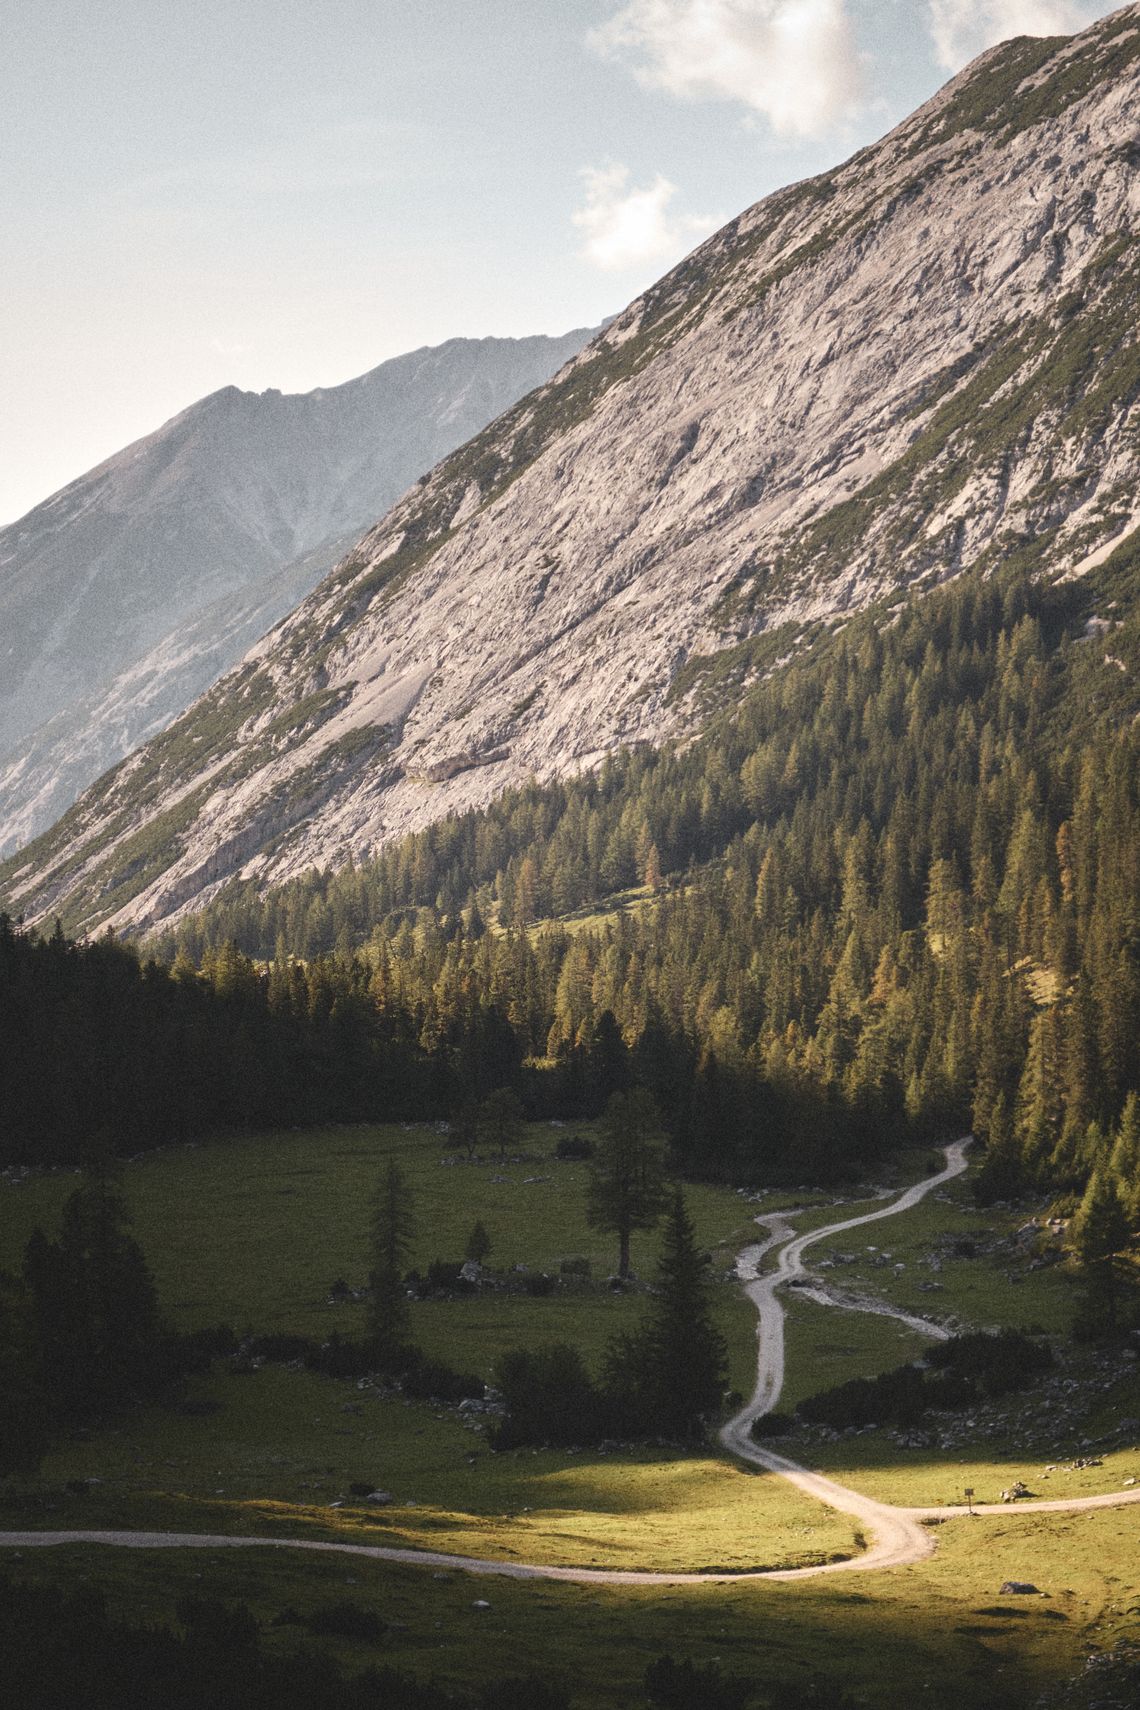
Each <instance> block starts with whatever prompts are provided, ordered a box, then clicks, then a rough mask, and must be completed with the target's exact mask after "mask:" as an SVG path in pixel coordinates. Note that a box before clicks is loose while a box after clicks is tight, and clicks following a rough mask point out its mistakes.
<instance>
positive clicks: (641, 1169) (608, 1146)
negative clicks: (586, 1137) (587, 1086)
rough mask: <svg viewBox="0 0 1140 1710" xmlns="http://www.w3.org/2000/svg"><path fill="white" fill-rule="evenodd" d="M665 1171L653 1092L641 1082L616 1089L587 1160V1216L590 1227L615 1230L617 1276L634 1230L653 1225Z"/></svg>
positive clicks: (663, 1194)
mask: <svg viewBox="0 0 1140 1710" xmlns="http://www.w3.org/2000/svg"><path fill="white" fill-rule="evenodd" d="M666 1170H667V1162H666V1154H665V1136H664V1134H663V1133H662V1130H661V1117H660V1113H659V1112H658V1109H657V1106H656V1104H655V1103H654V1101H653V1097H652V1095H651V1094H650V1093H648V1092H646V1090H645V1088H644V1087H634V1088H633V1089H632V1090H631V1091H630V1092H619V1093H615V1094H614V1096H613V1097H612V1098H611V1099H610V1101H609V1103H608V1104H607V1106H606V1113H605V1115H604V1116H603V1118H602V1127H601V1134H600V1136H599V1140H598V1149H597V1151H596V1153H595V1155H594V1158H593V1161H592V1162H591V1164H590V1179H589V1186H588V1188H587V1197H586V1218H587V1221H588V1222H589V1223H590V1225H591V1226H592V1227H593V1228H594V1229H604V1230H612V1231H613V1233H614V1234H616V1236H617V1238H618V1271H617V1274H618V1276H619V1277H628V1275H629V1242H630V1236H631V1235H632V1234H633V1231H634V1230H635V1229H652V1228H653V1227H654V1225H655V1224H656V1223H657V1222H658V1220H659V1219H660V1216H661V1213H662V1211H664V1209H665V1204H666V1200H667V1189H666V1185H665V1176H666Z"/></svg>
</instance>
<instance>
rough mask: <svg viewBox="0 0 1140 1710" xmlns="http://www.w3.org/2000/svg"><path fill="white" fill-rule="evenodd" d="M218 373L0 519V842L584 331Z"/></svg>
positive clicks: (199, 681) (305, 586) (35, 821)
mask: <svg viewBox="0 0 1140 1710" xmlns="http://www.w3.org/2000/svg"><path fill="white" fill-rule="evenodd" d="M590 336H591V335H590V333H589V332H587V331H585V330H580V331H576V332H571V333H567V334H566V335H565V336H564V337H562V338H544V337H536V338H522V339H500V338H485V339H452V340H450V341H449V342H448V343H447V344H443V345H440V346H438V347H436V348H434V349H424V350H417V351H413V352H412V353H411V354H410V355H407V356H399V357H396V358H394V359H393V360H392V361H390V362H384V363H382V364H381V365H380V367H378V368H374V369H373V370H372V371H371V373H369V374H365V375H363V376H362V377H361V378H360V379H357V380H350V381H349V382H347V383H346V384H345V385H342V386H333V387H328V388H322V389H320V390H318V391H315V392H308V393H305V394H302V395H293V396H289V395H284V396H283V395H282V394H281V393H280V392H276V391H269V392H263V393H261V394H257V393H252V392H240V391H238V390H237V388H236V387H233V386H229V387H226V388H225V389H224V390H223V391H221V392H215V393H214V394H212V396H210V397H208V398H203V399H202V400H201V401H200V402H199V403H197V404H193V405H191V407H190V408H189V409H188V410H184V411H183V412H182V414H181V415H178V416H175V417H174V419H173V420H172V421H169V422H167V423H166V425H165V426H164V427H161V428H159V430H158V431H157V433H153V434H150V435H149V436H148V437H147V438H146V439H142V440H139V441H138V442H137V444H135V445H130V446H128V447H127V448H126V450H124V451H120V452H119V453H117V455H116V456H114V457H112V458H109V459H108V460H107V462H105V463H102V464H100V465H99V467H98V468H96V469H92V470H91V471H90V472H89V473H88V474H86V475H83V476H81V477H80V478H79V479H78V480H77V481H73V482H72V483H71V484H70V486H67V487H65V488H64V489H63V490H62V492H59V493H57V494H55V496H54V497H53V498H50V499H47V500H46V501H45V502H44V503H43V504H41V505H37V506H36V508H35V510H33V511H30V512H29V513H28V515H27V516H25V517H23V518H21V520H20V521H19V522H15V523H12V524H11V525H9V526H8V527H7V528H4V529H2V530H0V853H8V852H10V851H11V850H13V849H15V848H16V847H18V846H19V845H20V844H21V843H25V842H27V840H28V839H29V838H30V837H31V836H33V835H34V834H35V833H36V832H38V831H40V830H42V829H43V828H44V826H46V825H49V824H50V823H51V822H52V821H53V820H54V819H56V818H57V817H58V816H59V814H61V813H62V812H63V811H64V810H65V809H66V808H67V807H69V806H70V804H71V802H72V801H73V800H74V799H75V797H76V796H77V795H78V794H79V792H80V791H81V790H82V789H84V788H85V787H86V786H87V785H88V784H90V783H91V782H92V780H93V779H94V778H96V777H97V776H98V775H99V774H100V773H101V772H103V771H104V770H105V769H106V768H107V767H108V766H110V765H112V764H113V763H114V762H115V761H117V760H120V759H122V757H123V756H124V755H125V754H127V753H129V752H130V750H131V749H133V748H134V747H136V746H137V745H138V744H139V743H140V742H142V741H144V740H146V739H147V738H148V737H150V736H153V735H154V734H155V733H156V732H158V731H160V730H162V729H163V728H164V727H165V726H166V725H167V724H169V722H170V720H171V719H172V718H175V717H176V716H177V715H178V714H179V713H180V712H182V711H183V710H184V709H185V708H186V707H187V706H189V705H190V703H191V701H193V700H194V698H195V697H196V696H197V695H199V694H200V693H201V692H202V691H203V690H204V689H206V688H208V687H209V685H210V684H211V683H212V682H213V681H214V680H215V679H216V678H217V677H218V676H219V675H220V674H221V673H222V672H223V671H225V670H227V669H228V668H229V667H230V666H231V665H233V664H234V663H235V662H236V661H237V660H238V659H240V658H241V656H242V654H243V653H244V652H245V650H246V648H247V647H249V646H250V644H251V643H252V642H254V641H256V640H257V638H258V637H259V636H260V635H262V634H263V633H264V632H265V631H266V630H267V629H268V628H270V626H271V625H272V624H274V623H275V622H276V621H277V620H278V619H279V618H280V617H283V616H284V615H285V613H286V612H289V611H291V610H292V609H293V607H294V606H295V605H296V604H297V603H298V601H299V600H301V599H303V597H304V596H305V595H306V594H307V593H309V592H310V591H311V589H313V588H314V587H315V586H316V584H317V583H318V582H319V581H320V579H321V577H322V576H323V575H324V574H325V572H326V571H327V570H329V569H330V568H331V566H332V565H333V564H334V563H335V562H336V561H337V559H338V558H339V557H340V556H341V555H342V553H343V552H344V551H346V550H347V548H348V547H349V546H351V545H352V543H353V542H354V541H355V540H356V539H357V538H358V537H359V536H360V534H361V532H362V531H363V530H364V529H365V528H366V527H368V526H369V525H370V524H371V523H373V522H374V521H375V519H376V518H377V516H379V515H381V514H382V513H383V512H384V511H385V510H386V509H387V508H388V506H389V505H390V504H391V503H392V502H393V500H395V499H396V498H398V497H399V495H400V494H401V493H402V492H403V491H404V490H405V488H407V487H408V486H409V484H410V483H411V482H412V481H414V480H416V479H417V477H419V476H420V475H422V474H424V472H425V471H426V470H428V469H430V468H431V467H432V466H433V465H434V464H435V463H437V462H438V461H439V459H440V458H441V457H443V456H445V455H446V453H447V452H449V451H451V450H453V449H454V448H455V447H456V446H457V445H460V444H462V443H463V441H464V440H466V439H468V438H470V436H471V435H472V434H473V433H475V432H477V431H478V430H479V429H480V428H481V427H483V426H484V425H485V424H486V423H487V422H489V421H491V420H492V419H493V418H494V417H495V416H497V415H498V414H499V413H500V411H501V410H503V409H504V408H506V407H507V405H509V404H511V403H513V402H514V401H515V400H516V399H517V398H519V397H520V396H522V394H523V393H525V392H529V391H530V390H531V389H532V388H533V387H534V386H536V385H538V384H540V383H541V382H542V381H544V380H546V379H548V378H549V377H550V376H551V375H552V374H553V373H554V372H555V371H556V370H557V369H558V368H560V367H561V366H562V364H563V363H564V362H566V361H567V360H568V359H569V358H570V357H572V356H574V355H576V354H577V352H578V351H579V350H580V349H581V347H582V345H583V344H584V343H585V342H586V340H587V339H588V338H589V337H590Z"/></svg>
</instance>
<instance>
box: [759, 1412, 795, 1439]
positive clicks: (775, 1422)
mask: <svg viewBox="0 0 1140 1710" xmlns="http://www.w3.org/2000/svg"><path fill="white" fill-rule="evenodd" d="M795 1428H796V1422H795V1420H794V1419H793V1418H792V1416H791V1414H790V1413H762V1414H761V1415H760V1417H759V1419H754V1420H753V1421H752V1431H751V1435H752V1436H753V1437H754V1438H755V1439H756V1441H757V1442H758V1443H762V1442H763V1441H764V1439H765V1437H786V1436H788V1434H789V1433H790V1432H792V1431H794V1430H795Z"/></svg>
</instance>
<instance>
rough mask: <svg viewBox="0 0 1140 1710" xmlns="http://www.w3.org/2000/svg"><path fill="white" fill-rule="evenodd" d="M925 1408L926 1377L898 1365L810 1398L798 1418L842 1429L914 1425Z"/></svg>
mask: <svg viewBox="0 0 1140 1710" xmlns="http://www.w3.org/2000/svg"><path fill="white" fill-rule="evenodd" d="M926 1406H927V1400H926V1389H925V1384H924V1381H923V1374H922V1373H921V1372H920V1371H918V1370H917V1369H916V1368H915V1367H914V1366H897V1367H896V1368H895V1370H894V1371H891V1372H884V1373H883V1374H882V1376H881V1377H876V1378H851V1379H850V1381H849V1382H847V1383H841V1384H837V1385H836V1386H835V1388H834V1389H825V1390H822V1391H821V1392H820V1394H819V1395H809V1396H808V1398H807V1400H806V1401H801V1402H800V1404H799V1406H798V1407H797V1408H796V1415H797V1417H798V1418H800V1419H804V1420H806V1421H807V1422H808V1423H809V1424H811V1425H830V1426H831V1427H832V1428H833V1429H834V1430H843V1429H844V1428H845V1427H846V1426H849V1425H856V1426H859V1425H913V1424H914V1423H915V1421H916V1420H917V1419H919V1418H920V1417H921V1415H922V1412H923V1410H924V1408H925V1407H926Z"/></svg>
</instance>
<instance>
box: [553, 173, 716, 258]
mask: <svg viewBox="0 0 1140 1710" xmlns="http://www.w3.org/2000/svg"><path fill="white" fill-rule="evenodd" d="M582 178H583V179H584V180H585V185H586V201H585V205H584V206H583V207H581V208H579V209H578V211H577V213H576V214H574V216H573V220H574V224H575V225H576V226H577V227H578V228H579V230H580V231H582V232H583V233H584V234H585V242H584V243H583V245H582V249H581V254H582V255H583V256H584V257H585V259H586V260H587V261H592V262H593V263H594V266H595V267H602V268H605V269H606V270H607V271H608V272H618V271H620V270H621V269H623V268H627V267H636V266H639V265H640V264H642V263H644V262H647V261H664V260H666V259H672V258H674V257H676V256H679V255H681V254H682V253H683V252H684V251H685V250H687V249H691V248H692V246H693V244H694V243H696V241H697V239H698V238H701V237H707V235H708V234H709V232H711V231H715V229H716V227H717V226H718V225H719V224H720V223H721V222H720V220H719V218H717V217H716V216H714V215H703V214H702V215H695V216H694V215H680V216H678V215H671V214H670V212H669V204H670V202H671V201H672V200H673V197H674V196H675V195H676V194H677V186H676V185H675V184H670V182H669V180H668V179H667V178H662V177H661V175H660V173H658V175H657V177H656V178H655V179H654V180H653V183H652V184H650V185H649V187H648V188H647V189H644V190H638V189H636V188H633V189H631V188H630V187H629V167H628V166H618V165H613V166H586V167H583V169H582Z"/></svg>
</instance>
